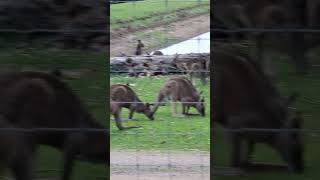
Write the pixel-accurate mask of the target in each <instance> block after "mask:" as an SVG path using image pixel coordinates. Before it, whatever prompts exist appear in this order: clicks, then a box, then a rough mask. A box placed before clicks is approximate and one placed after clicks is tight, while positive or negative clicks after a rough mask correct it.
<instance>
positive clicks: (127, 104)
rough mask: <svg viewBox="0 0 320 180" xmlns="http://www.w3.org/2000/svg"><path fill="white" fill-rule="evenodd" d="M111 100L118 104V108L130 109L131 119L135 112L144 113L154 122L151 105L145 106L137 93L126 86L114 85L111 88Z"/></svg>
mask: <svg viewBox="0 0 320 180" xmlns="http://www.w3.org/2000/svg"><path fill="white" fill-rule="evenodd" d="M110 99H111V100H112V101H114V102H117V106H118V108H120V109H121V108H122V107H124V108H128V109H129V110H130V112H129V119H132V117H133V114H134V112H138V113H143V114H144V115H146V116H147V117H148V118H149V119H150V120H153V116H152V112H151V109H150V104H149V103H146V104H144V103H143V102H142V101H141V100H140V99H139V97H138V96H137V95H136V93H135V92H134V91H133V90H132V89H131V88H130V87H129V85H124V84H114V85H112V86H111V87H110Z"/></svg>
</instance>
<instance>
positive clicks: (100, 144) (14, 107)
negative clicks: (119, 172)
mask: <svg viewBox="0 0 320 180" xmlns="http://www.w3.org/2000/svg"><path fill="white" fill-rule="evenodd" d="M0 115H1V117H2V120H4V121H2V120H0V126H1V125H2V124H1V123H7V124H4V125H3V126H7V127H16V128H26V129H32V128H55V129H61V128H68V129H75V128H77V129H78V128H85V129H87V128H90V129H92V128H93V129H101V131H93V132H90V131H81V132H79V131H71V132H65V131H54V132H48V131H39V132H34V133H30V134H28V133H25V134H19V133H18V134H17V135H16V136H14V137H12V138H15V139H14V142H12V143H13V144H12V146H11V145H10V146H9V147H7V148H10V149H11V147H13V149H12V150H10V152H12V153H14V152H16V153H15V154H13V157H12V158H11V159H10V160H9V162H8V161H7V162H5V161H2V162H3V163H6V166H7V167H9V168H10V170H11V171H12V173H13V175H14V176H15V178H16V180H32V179H33V177H32V172H31V171H32V168H31V167H32V161H33V156H34V153H35V152H36V149H37V147H39V145H48V146H51V147H54V148H57V149H58V150H60V151H62V152H63V156H64V158H63V161H62V162H63V173H62V176H61V179H62V180H70V178H71V175H72V170H73V166H74V161H75V160H76V159H79V160H85V161H91V162H101V163H105V164H107V163H109V155H108V149H107V143H108V141H109V133H107V132H105V130H106V129H105V127H104V126H103V125H102V124H100V123H98V122H97V121H96V120H95V119H94V117H93V116H92V115H91V114H90V113H89V112H88V111H87V109H86V107H85V106H84V105H83V104H82V102H81V100H80V98H79V97H78V96H77V95H76V94H75V93H74V92H73V91H72V90H71V88H70V87H68V86H67V84H66V83H64V82H62V81H61V80H60V79H59V78H58V77H56V76H54V75H50V74H47V73H40V72H16V73H6V74H1V75H0ZM0 136H1V137H3V138H4V139H3V138H1V140H0V146H1V147H3V146H4V144H5V141H8V140H7V139H6V138H5V135H0ZM11 155H12V154H11ZM8 157H10V154H9V155H8ZM1 160H3V159H1Z"/></svg>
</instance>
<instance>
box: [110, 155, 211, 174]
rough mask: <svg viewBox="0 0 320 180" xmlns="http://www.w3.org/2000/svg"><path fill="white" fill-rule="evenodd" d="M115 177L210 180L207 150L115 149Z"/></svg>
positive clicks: (113, 172) (112, 167)
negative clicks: (145, 150) (143, 150)
mask: <svg viewBox="0 0 320 180" xmlns="http://www.w3.org/2000/svg"><path fill="white" fill-rule="evenodd" d="M110 157H111V158H110V160H111V163H110V164H111V180H182V179H183V180H194V179H197V180H209V179H210V155H209V153H205V152H170V153H168V152H160V151H152V152H150V151H148V152H141V151H139V152H134V151H131V152H129V151H111V153H110Z"/></svg>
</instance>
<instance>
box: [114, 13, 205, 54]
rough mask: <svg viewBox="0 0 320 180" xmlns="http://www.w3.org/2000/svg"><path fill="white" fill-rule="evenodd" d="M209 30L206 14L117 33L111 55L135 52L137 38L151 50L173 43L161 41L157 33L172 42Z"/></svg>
mask: <svg viewBox="0 0 320 180" xmlns="http://www.w3.org/2000/svg"><path fill="white" fill-rule="evenodd" d="M209 31H210V15H209V14H205V15H200V16H197V17H192V18H189V19H185V20H181V21H179V22H174V23H171V24H167V25H163V26H160V27H155V28H150V29H145V30H144V31H140V32H136V33H131V34H122V35H121V36H119V35H117V37H114V36H112V35H111V41H110V55H111V56H117V55H119V54H120V53H125V54H128V55H130V54H133V52H134V48H135V46H136V40H137V39H141V40H142V41H143V42H144V44H145V46H146V48H145V49H146V51H147V52H151V51H153V50H156V49H158V48H161V47H166V46H168V45H171V44H170V43H169V44H164V43H163V42H161V43H159V42H160V41H161V40H159V39H157V38H155V37H154V36H155V35H159V34H160V35H159V36H161V37H162V40H163V39H169V41H170V42H171V43H172V42H180V41H184V40H187V39H189V38H192V37H194V36H197V35H199V34H202V33H205V32H209Z"/></svg>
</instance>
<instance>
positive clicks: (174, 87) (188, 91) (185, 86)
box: [152, 77, 205, 116]
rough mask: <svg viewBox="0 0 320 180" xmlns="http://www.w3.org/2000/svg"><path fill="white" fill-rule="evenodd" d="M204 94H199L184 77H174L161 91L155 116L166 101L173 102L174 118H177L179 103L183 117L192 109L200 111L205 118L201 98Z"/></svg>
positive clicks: (202, 99)
mask: <svg viewBox="0 0 320 180" xmlns="http://www.w3.org/2000/svg"><path fill="white" fill-rule="evenodd" d="M201 94H202V92H200V93H198V91H197V90H196V88H195V87H194V86H193V85H192V83H191V82H190V81H189V80H188V79H186V78H184V77H172V78H170V79H169V80H167V82H165V84H164V85H163V86H162V88H161V89H160V92H159V94H158V98H157V100H156V104H155V106H154V109H153V110H152V112H153V114H154V113H155V112H156V111H157V109H158V107H159V106H160V105H161V104H162V102H163V101H164V100H166V99H167V100H169V99H170V100H172V102H173V104H172V116H177V106H176V103H177V101H180V102H181V105H182V115H183V116H184V115H191V114H189V109H190V107H194V108H196V109H197V110H198V112H199V113H200V115H201V116H205V106H204V98H201V97H200V96H201Z"/></svg>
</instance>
